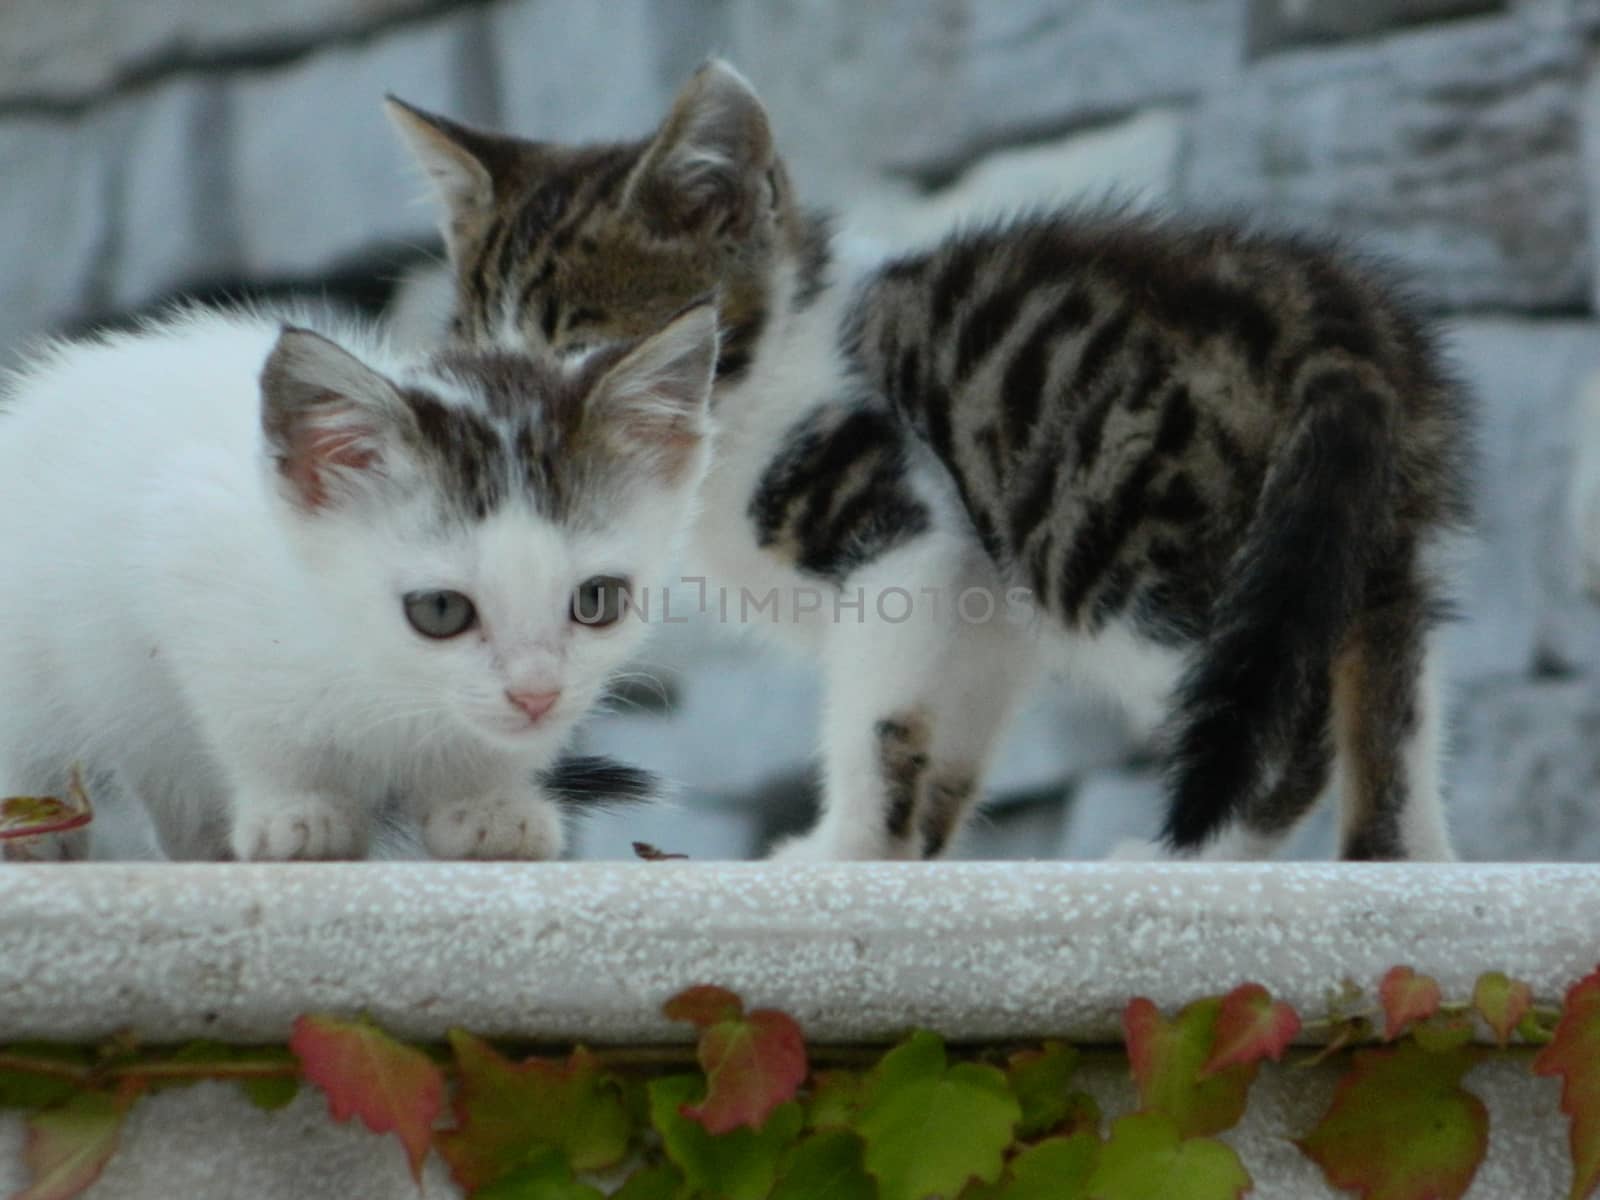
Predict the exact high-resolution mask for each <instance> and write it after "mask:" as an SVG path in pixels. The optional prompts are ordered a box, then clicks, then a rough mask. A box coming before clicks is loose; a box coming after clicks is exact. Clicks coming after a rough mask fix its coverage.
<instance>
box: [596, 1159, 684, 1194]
mask: <svg viewBox="0 0 1600 1200" xmlns="http://www.w3.org/2000/svg"><path fill="white" fill-rule="evenodd" d="M683 1190H684V1183H683V1176H682V1175H680V1174H679V1173H678V1168H677V1167H675V1166H673V1165H672V1164H671V1163H657V1164H656V1165H655V1166H653V1167H642V1168H641V1169H639V1170H637V1171H635V1172H634V1173H633V1174H632V1175H629V1176H628V1179H627V1182H626V1183H624V1184H623V1185H622V1186H621V1187H620V1188H618V1189H617V1190H616V1191H615V1192H613V1193H612V1194H611V1200H678V1197H679V1196H680V1195H682V1194H683Z"/></svg>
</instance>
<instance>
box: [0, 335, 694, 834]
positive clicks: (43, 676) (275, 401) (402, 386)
mask: <svg viewBox="0 0 1600 1200" xmlns="http://www.w3.org/2000/svg"><path fill="white" fill-rule="evenodd" d="M315 323H316V324H317V325H318V326H319V327H320V329H321V332H314V331H312V330H311V329H307V328H301V327H298V326H295V325H284V324H281V323H280V321H279V319H277V318H275V317H273V316H270V315H262V314H255V313H232V314H219V313H204V312H191V313H186V314H182V315H179V316H177V317H175V318H173V319H171V320H169V321H166V322H164V323H161V324H156V325H152V326H150V327H147V328H145V329H144V330H142V331H141V332H138V333H135V334H126V335H115V336H110V337H107V338H105V339H104V340H99V341H90V342H79V343H59V344H57V345H55V346H54V347H52V348H50V349H49V350H47V351H46V352H45V353H44V354H42V355H41V356H39V357H38V358H36V359H35V360H34V361H33V362H32V363H30V364H29V365H28V366H26V367H25V368H24V369H23V370H22V371H21V372H20V373H19V374H18V375H16V376H15V377H14V378H13V379H11V380H10V381H9V386H8V387H7V389H6V392H5V396H4V402H3V406H4V409H5V411H4V412H0V630H3V631H4V632H3V634H0V680H3V681H4V688H5V691H4V693H3V694H0V794H40V793H48V792H57V791H59V789H60V788H61V786H62V784H63V782H64V779H65V773H66V770H67V767H68V765H69V764H70V763H72V762H81V763H83V764H84V765H85V766H86V767H87V768H88V769H89V770H90V772H91V777H92V776H93V775H94V774H101V775H104V774H107V773H109V774H111V775H112V776H114V777H115V781H116V783H117V784H118V785H120V786H119V788H117V789H113V790H126V791H128V792H131V793H133V794H135V795H137V796H138V797H139V798H140V799H141V800H142V801H143V802H144V803H145V805H146V806H147V807H148V808H149V811H150V814H151V816H152V818H153V819H154V821H155V824H156V826H157V829H158V832H159V835H160V838H161V842H162V845H163V848H164V849H165V850H166V851H167V853H168V854H170V855H172V856H173V857H178V858H218V857H229V856H230V855H231V856H233V857H237V858H240V859H295V858H343V857H350V856H355V855H359V854H360V853H362V851H363V848H364V846H365V843H366V839H367V833H368V830H367V826H368V821H369V817H370V816H371V814H372V813H373V812H374V811H375V810H376V808H377V807H378V806H379V805H380V804H382V803H383V802H384V801H385V799H386V798H387V797H399V798H400V800H401V802H402V803H403V804H406V805H408V806H409V807H410V809H411V811H412V813H413V814H414V816H415V818H416V819H417V820H418V822H419V823H420V825H421V829H422V834H423V841H424V843H425V844H426V846H427V848H428V849H429V851H430V852H431V853H433V854H435V855H437V856H440V857H448V858H461V857H482V858H501V857H504V858H550V857H554V856H555V855H557V854H558V853H559V852H560V849H561V841H562V835H561V828H560V823H559V820H558V817H557V815H556V810H555V808H554V806H553V805H552V803H551V802H550V800H549V799H548V798H547V797H546V796H545V795H543V794H541V791H540V788H539V785H537V784H536V783H535V782H534V781H533V772H534V771H535V770H537V769H539V768H542V767H544V766H546V765H547V764H549V763H550V762H551V761H552V760H553V759H554V758H555V757H556V755H557V753H558V751H559V750H560V748H561V746H562V743H563V741H564V740H565V738H566V736H567V734H568V732H569V731H570V729H571V727H572V725H573V723H574V722H575V721H576V720H577V718H578V717H580V716H581V715H582V714H583V713H584V712H585V711H586V710H587V709H588V708H589V707H590V706H591V704H592V703H593V701H594V700H595V699H596V698H597V696H598V695H599V693H600V692H601V690H602V688H603V686H604V684H605V681H606V676H607V674H608V672H610V671H611V670H612V669H613V668H615V667H617V666H618V665H620V664H621V663H622V662H623V661H624V660H625V659H626V658H627V657H628V656H629V655H630V653H632V652H633V650H634V649H635V648H636V646H637V643H638V641H639V639H640V638H641V637H642V635H643V633H644V630H645V625H644V622H643V620H642V619H640V618H639V617H638V616H637V615H631V614H630V613H629V612H628V611H627V610H628V603H627V600H628V595H629V593H630V590H631V589H633V588H635V587H638V586H643V585H648V584H652V583H655V582H657V581H658V579H659V578H660V577H661V576H663V575H664V574H665V572H666V569H667V566H668V563H669V560H670V556H671V554H672V552H673V547H674V543H675V542H676V541H677V539H678V537H679V534H680V532H681V531H682V529H683V527H684V526H685V525H686V523H687V522H688V521H689V519H690V515H691V508H692V504H693V497H694V493H695V490H696V488H697V487H698V484H699V481H700V478H701V476H702V475H703V473H704V471H705V466H706V461H707V453H708V441H709V420H708V417H707V411H706V405H707V398H708V395H709V391H710V381H711V370H712V365H713V363H714V361H715V358H716V349H717V347H716V337H717V335H716V325H715V319H714V313H713V309H712V307H711V306H710V305H709V304H702V305H700V306H698V307H693V308H690V309H688V310H687V311H685V312H684V313H683V314H682V315H680V316H679V317H678V318H676V319H675V320H674V321H673V322H672V323H671V324H669V325H668V326H666V328H664V329H662V330H661V331H660V332H658V333H656V334H655V335H654V336H652V337H649V338H647V339H645V340H643V341H641V342H638V343H635V344H633V345H631V346H625V347H620V348H618V349H614V350H607V351H604V352H601V353H597V354H595V355H591V356H590V357H589V358H587V359H586V360H584V361H583V362H582V363H581V364H578V365H570V364H569V365H565V366H562V365H557V364H554V363H546V362H543V361H540V360H536V359H532V358H529V357H526V356H524V355H520V354H517V353H512V352H506V351H488V352H484V353H469V352H464V351H456V352H446V353H441V354H436V355H433V356H432V357H428V358H421V359H415V360H411V361H407V360H405V359H403V358H400V357H397V356H396V355H395V353H394V352H393V351H392V350H390V349H389V348H388V347H387V346H386V345H385V344H384V343H383V342H382V341H381V340H379V339H377V338H375V337H374V335H372V334H370V333H366V332H363V331H360V330H357V329H354V328H340V327H338V326H336V325H330V324H329V323H328V322H327V321H326V320H325V319H320V320H316V321H315Z"/></svg>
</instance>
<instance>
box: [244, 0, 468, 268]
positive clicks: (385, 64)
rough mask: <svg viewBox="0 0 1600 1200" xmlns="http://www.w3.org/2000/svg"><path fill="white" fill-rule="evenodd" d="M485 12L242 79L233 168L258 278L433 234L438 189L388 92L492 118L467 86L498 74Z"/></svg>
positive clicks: (248, 263) (247, 251)
mask: <svg viewBox="0 0 1600 1200" xmlns="http://www.w3.org/2000/svg"><path fill="white" fill-rule="evenodd" d="M482 19H484V18H483V14H481V13H468V14H463V15H461V16H457V17H454V18H451V19H448V20H440V21H434V22H429V23H427V24H425V25H420V26H417V27H415V28H407V29H405V30H403V31H401V32H398V33H393V34H389V35H387V36H385V37H382V38H380V39H378V40H377V41H374V42H371V43H364V44H362V45H359V46H353V47H340V48H336V49H332V50H327V51H324V52H322V53H319V54H317V55H316V56H315V57H313V58H310V59H308V60H306V61H304V62H303V63H299V64H296V65H295V66H293V67H289V68H285V69H281V70H275V71H270V72H266V73H263V74H260V75H254V76H250V77H247V78H245V79H243V80H241V81H240V82H239V83H238V84H237V85H236V90H235V93H234V95H233V97H232V100H231V104H232V108H233V112H234V114H235V115H236V117H237V122H236V125H235V129H236V136H235V138H234V143H233V146H232V155H233V158H232V161H231V171H232V181H233V187H234V189H235V196H236V202H237V205H238V219H239V237H240V254H239V259H240V263H241V265H242V267H243V269H244V270H245V271H246V272H247V273H248V274H249V275H250V276H252V277H254V278H257V279H262V278H265V279H274V278H284V277H309V276H314V275H316V274H317V273H319V272H324V271H327V270H328V269H329V268H330V267H332V266H333V265H335V264H337V263H340V262H343V261H348V260H349V259H351V258H352V257H353V256H355V255H357V254H359V253H360V252H362V251H363V250H366V249H370V248H372V247H375V246H379V245H382V244H385V243H394V242H416V243H419V244H420V243H424V242H428V241H431V236H432V229H433V226H434V222H435V219H436V213H435V211H434V208H433V197H432V193H431V191H430V190H429V188H428V185H427V183H426V182H425V180H424V178H423V176H422V174H421V172H420V171H419V170H417V169H416V167H415V166H414V165H413V164H412V162H411V160H410V157H409V155H408V153H407V151H406V150H405V148H404V147H403V146H402V145H401V144H400V142H399V139H398V138H396V136H395V135H394V132H393V130H392V129H391V128H390V126H389V123H388V121H387V120H386V119H385V117H384V115H383V110H382V101H383V96H384V93H385V92H391V91H392V92H395V93H397V94H398V95H400V96H401V97H402V98H404V99H406V100H408V101H410V102H412V103H414V104H418V105H421V106H422V107H424V108H431V109H435V110H439V111H443V112H447V113H457V114H461V115H463V116H466V117H469V118H476V119H480V120H481V119H483V118H484V116H486V115H488V114H481V113H471V112H468V111H466V110H468V108H469V107H470V105H469V101H468V96H469V95H470V94H471V93H472V92H473V91H474V90H475V84H471V83H469V82H468V81H469V80H473V79H475V78H476V76H477V75H478V74H480V73H482V72H485V71H488V70H489V69H490V66H489V64H488V63H487V62H486V61H484V60H483V59H482V57H481V55H480V54H479V53H477V52H478V51H481V50H482V49H483V48H484V47H485V46H486V42H485V40H484V39H483V38H482V37H481V35H480V33H479V31H478V29H477V28H476V26H475V22H477V21H480V20H482Z"/></svg>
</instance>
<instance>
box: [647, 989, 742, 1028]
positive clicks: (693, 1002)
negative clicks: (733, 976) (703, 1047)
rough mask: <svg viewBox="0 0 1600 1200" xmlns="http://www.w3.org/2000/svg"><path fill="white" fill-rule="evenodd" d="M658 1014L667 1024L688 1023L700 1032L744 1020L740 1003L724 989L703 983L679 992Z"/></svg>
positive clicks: (740, 1001) (739, 1000)
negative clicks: (722, 1022)
mask: <svg viewBox="0 0 1600 1200" xmlns="http://www.w3.org/2000/svg"><path fill="white" fill-rule="evenodd" d="M661 1011H662V1012H663V1013H664V1014H665V1015H666V1018H667V1020H669V1021H688V1022H689V1023H690V1024H691V1025H694V1026H697V1027H698V1028H700V1029H702V1030H704V1029H707V1028H709V1027H710V1026H712V1025H715V1024H716V1023H717V1022H718V1021H737V1020H738V1019H739V1018H740V1017H742V1016H744V1001H743V1000H741V999H739V997H737V996H735V995H734V994H733V993H732V992H730V991H729V990H728V989H727V988H720V987H717V986H716V985H715V984H710V983H703V984H700V985H699V986H698V987H692V988H689V989H688V990H687V991H683V992H679V993H678V994H677V995H676V996H674V997H673V998H672V999H671V1000H668V1001H667V1002H666V1003H665V1004H664V1005H662V1006H661Z"/></svg>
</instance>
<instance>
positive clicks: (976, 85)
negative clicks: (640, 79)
mask: <svg viewBox="0 0 1600 1200" xmlns="http://www.w3.org/2000/svg"><path fill="white" fill-rule="evenodd" d="M1242 20H1243V7H1242V3H1241V0H1170V2H1168V0H1163V2H1160V3H1141V4H1123V3H1120V2H1119V0H1085V2H1083V3H1076V4H1070V5H1068V4H1060V3H1054V2H1047V0H1028V2H1022V3H1009V2H1008V3H1005V4H993V3H987V2H981V0H940V2H939V3H936V4H927V3H923V2H921V0H884V2H883V3H878V4H870V5H869V4H859V3H855V2H854V0H809V2H806V3H790V4H784V5H772V4H768V3H765V2H763V0H743V2H741V3H736V4H734V5H733V7H732V9H731V11H730V15H729V35H728V43H727V45H726V47H725V50H726V52H727V53H728V54H729V55H730V56H731V57H732V58H733V60H734V61H735V62H736V63H737V64H738V65H739V67H740V69H741V70H743V71H744V72H745V73H746V74H748V75H749V76H750V78H751V80H752V81H753V82H754V83H755V85H756V87H757V89H758V90H759V91H760V92H761V94H762V96H763V97H764V98H765V99H766V101H767V103H768V105H769V106H770V108H771V110H772V113H773V116H774V122H775V124H776V126H777V131H778V139H779V144H780V146H782V147H783V148H784V151H785V153H786V154H787V155H788V156H789V157H790V158H791V160H792V162H793V165H794V166H795V168H796V171H797V174H798V175H799V177H800V179H801V181H802V183H803V184H805V185H808V190H809V191H810V193H811V194H813V195H816V194H818V188H819V187H820V186H822V185H824V184H831V183H832V182H833V181H834V180H835V179H843V180H846V181H849V180H852V179H855V178H859V177H860V176H862V175H870V174H871V173H874V172H879V171H890V172H897V173H904V174H910V175H914V176H919V177H920V176H931V177H936V178H943V177H947V176H948V175H950V174H952V173H953V172H954V171H956V170H957V169H959V168H960V167H961V166H963V165H965V164H966V163H968V162H970V161H972V160H973V159H974V158H976V157H977V156H978V155H980V154H981V153H983V152H984V151H985V150H986V149H989V148H992V147H995V146H999V145H1004V144H1008V143H1012V142H1016V141H1019V140H1037V139H1040V138H1043V137H1047V136H1053V135H1059V134H1061V133H1062V132H1064V131H1067V130H1070V129H1073V128H1077V127H1081V126H1083V125H1086V124H1090V123H1094V122H1099V121H1103V120H1105V119H1108V118H1110V117H1114V116H1119V115H1122V114H1126V113H1128V112H1131V111H1133V110H1134V109H1136V108H1141V107H1145V106H1147V105H1150V104H1152V103H1157V102H1162V101H1167V100H1172V99H1175V98H1179V97H1190V96H1193V95H1195V94H1197V93H1198V92H1200V91H1201V90H1203V89H1204V88H1206V87H1209V86H1211V85H1213V84H1215V83H1216V82H1217V81H1218V80H1220V79H1224V78H1226V77H1227V76H1228V75H1229V74H1230V73H1231V72H1232V71H1233V70H1234V69H1235V67H1236V65H1237V63H1238V60H1239V46H1240V37H1239V31H1240V28H1241V25H1242Z"/></svg>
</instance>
